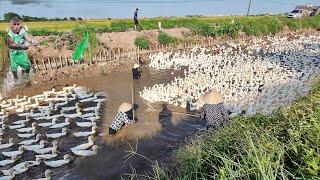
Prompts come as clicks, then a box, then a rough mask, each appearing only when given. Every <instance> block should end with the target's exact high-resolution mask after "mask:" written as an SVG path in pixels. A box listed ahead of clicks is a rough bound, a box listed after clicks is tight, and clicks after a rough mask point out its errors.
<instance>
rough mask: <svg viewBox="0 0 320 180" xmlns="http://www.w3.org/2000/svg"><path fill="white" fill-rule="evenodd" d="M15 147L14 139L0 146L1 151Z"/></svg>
mask: <svg viewBox="0 0 320 180" xmlns="http://www.w3.org/2000/svg"><path fill="white" fill-rule="evenodd" d="M13 145H14V143H13V138H10V139H9V142H8V143H6V144H0V149H6V148H9V147H11V146H13Z"/></svg>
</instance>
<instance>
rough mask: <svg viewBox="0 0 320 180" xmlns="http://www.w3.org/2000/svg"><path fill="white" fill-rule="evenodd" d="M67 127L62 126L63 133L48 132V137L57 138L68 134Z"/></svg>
mask: <svg viewBox="0 0 320 180" xmlns="http://www.w3.org/2000/svg"><path fill="white" fill-rule="evenodd" d="M67 130H68V129H67V128H62V130H61V131H62V132H61V133H52V134H46V136H47V138H51V139H57V138H60V137H62V136H66V135H67Z"/></svg>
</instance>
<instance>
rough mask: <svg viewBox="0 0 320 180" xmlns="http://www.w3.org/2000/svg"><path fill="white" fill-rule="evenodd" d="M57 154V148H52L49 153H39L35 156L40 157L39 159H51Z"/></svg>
mask: <svg viewBox="0 0 320 180" xmlns="http://www.w3.org/2000/svg"><path fill="white" fill-rule="evenodd" d="M57 156H58V150H57V149H53V150H52V152H51V154H41V155H36V158H41V159H52V158H55V157H57Z"/></svg>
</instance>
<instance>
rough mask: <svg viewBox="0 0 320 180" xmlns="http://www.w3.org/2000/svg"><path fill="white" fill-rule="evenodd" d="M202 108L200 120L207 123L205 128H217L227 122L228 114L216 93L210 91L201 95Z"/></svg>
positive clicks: (221, 98) (221, 99) (220, 97)
mask: <svg viewBox="0 0 320 180" xmlns="http://www.w3.org/2000/svg"><path fill="white" fill-rule="evenodd" d="M202 100H203V101H204V103H205V104H204V106H203V108H202V113H201V119H203V120H206V121H207V125H206V128H207V129H209V128H218V127H220V126H221V125H223V124H225V123H227V122H228V120H229V118H228V113H227V111H226V109H225V108H224V106H223V97H222V95H221V94H220V93H218V92H216V91H211V92H208V93H206V94H205V95H203V97H202Z"/></svg>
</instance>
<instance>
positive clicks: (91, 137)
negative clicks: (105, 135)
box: [70, 136, 93, 150]
mask: <svg viewBox="0 0 320 180" xmlns="http://www.w3.org/2000/svg"><path fill="white" fill-rule="evenodd" d="M91 146H93V136H89V137H88V143H84V144H80V145H78V146H75V147H72V148H70V149H71V150H84V149H88V148H90V147H91Z"/></svg>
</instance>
